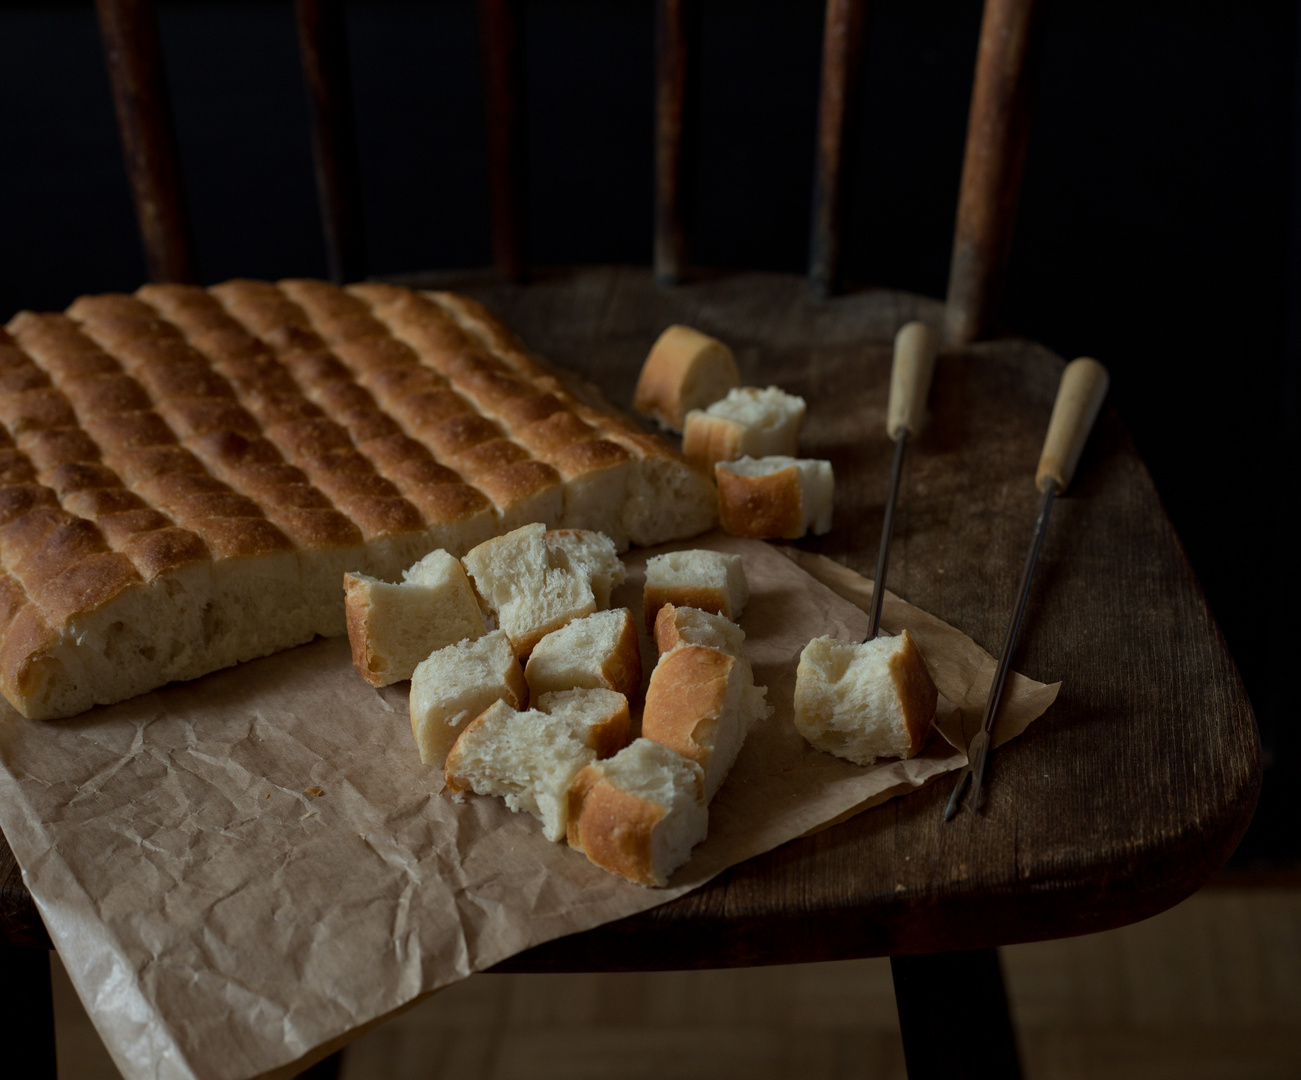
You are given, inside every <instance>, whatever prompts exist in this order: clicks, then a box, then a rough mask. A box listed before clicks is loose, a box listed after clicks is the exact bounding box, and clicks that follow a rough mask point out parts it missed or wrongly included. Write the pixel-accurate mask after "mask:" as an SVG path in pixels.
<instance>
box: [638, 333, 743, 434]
mask: <svg viewBox="0 0 1301 1080" xmlns="http://www.w3.org/2000/svg"><path fill="white" fill-rule="evenodd" d="M740 385H741V373H740V372H739V371H738V370H737V367H736V361H735V360H734V359H733V358H732V350H731V349H729V348H728V347H727V346H726V345H724V344H723V343H722V342H721V341H718V340H717V339H715V338H711V337H709V336H708V335H706V334H702V333H701V332H700V331H699V330H693V329H691V327H689V326H670V327H669V328H668V329H667V330H665V331H664V333H662V334H660V336H659V338H658V339H657V340H656V342H655V344H654V345H652V346H651V351H650V353H649V355H647V357H646V362H645V363H644V364H643V365H642V369H641V375H640V377H639V378H638V379H637V390H636V393H635V394H634V395H633V401H632V407H633V408H634V409H635V410H636V411H637V412H639V413H641V414H642V415H643V416H649V417H651V418H652V419H654V420H657V421H658V422H659V423H660V424H661V425H662V426H664V427H666V428H672V429H673V430H674V431H681V430H682V422H683V420H684V418H685V417H686V415H687V413H688V412H690V411H691V410H692V409H703V408H704V407H705V406H707V405H712V404H713V403H714V402H715V401H717V400H718V399H719V398H721V397H722V396H723V395H724V394H726V393H727V392H728V391H729V390H731V389H732V387H734V386H740Z"/></svg>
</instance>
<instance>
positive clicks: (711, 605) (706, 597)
mask: <svg viewBox="0 0 1301 1080" xmlns="http://www.w3.org/2000/svg"><path fill="white" fill-rule="evenodd" d="M749 599H750V587H749V586H748V585H747V584H746V581H745V567H744V566H743V565H742V563H741V556H740V555H728V554H726V553H725V552H722V551H706V550H704V549H694V550H691V551H671V552H669V553H668V554H667V555H654V556H652V557H651V558H649V559H647V560H646V586H645V589H644V590H643V592H642V605H643V607H644V608H645V610H646V626H647V627H648V628H649V627H653V626H654V625H655V616H656V615H657V614H658V613H659V610H660V608H662V607H663V606H664V605H665V604H676V605H678V606H679V607H693V608H699V609H700V610H701V611H713V612H716V613H717V614H719V615H724V616H726V617H727V618H729V619H739V618H740V617H741V612H742V611H744V610H745V605H746V602H747V601H748V600H749Z"/></svg>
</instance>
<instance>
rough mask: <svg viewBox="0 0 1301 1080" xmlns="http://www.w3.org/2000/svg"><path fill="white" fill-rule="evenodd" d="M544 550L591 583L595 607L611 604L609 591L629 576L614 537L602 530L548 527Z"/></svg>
mask: <svg viewBox="0 0 1301 1080" xmlns="http://www.w3.org/2000/svg"><path fill="white" fill-rule="evenodd" d="M547 552H548V554H549V555H550V556H551V557H552V558H553V559H555V561H556V562H557V563H558V564H559V565H562V566H567V567H568V568H569V569H570V570H572V571H574V573H576V574H578V575H580V576H581V577H585V578H586V579H587V580H588V581H590V582H591V583H592V595H593V597H595V599H596V610H597V611H604V610H605V609H606V608H608V607H609V606H610V594H611V593H612V592H614V590H615V589H616V588H618V587H619V586H620V585H622V584H623V581H624V578H626V577H627V576H628V570H627V568H626V567H625V566H624V565H623V560H622V559H621V558H619V552H618V549H617V548H616V547H615V544H614V541H613V540H611V539H610V538H609V537H608V536H606V535H605V533H600V532H594V531H593V530H591V529H550V530H549V531H548V532H547Z"/></svg>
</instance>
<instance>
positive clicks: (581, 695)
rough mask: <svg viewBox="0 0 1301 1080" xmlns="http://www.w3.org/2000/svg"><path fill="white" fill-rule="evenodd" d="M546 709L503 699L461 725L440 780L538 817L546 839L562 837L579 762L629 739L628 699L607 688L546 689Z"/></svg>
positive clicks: (586, 762) (582, 763)
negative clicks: (518, 707)
mask: <svg viewBox="0 0 1301 1080" xmlns="http://www.w3.org/2000/svg"><path fill="white" fill-rule="evenodd" d="M549 697H550V698H551V700H550V701H547V702H544V703H540V704H545V705H547V706H548V707H549V708H550V709H551V712H549V713H548V712H544V711H542V710H541V709H529V710H527V711H525V712H517V711H516V710H515V709H512V708H511V707H510V706H509V705H507V704H506V703H505V702H504V701H497V702H495V703H494V704H492V705H490V706H489V707H488V708H487V710H485V711H484V712H483V713H482V714H481V715H479V716H477V717H476V718H475V719H474V720H472V721H470V723H469V724H468V725H467V726H466V728H465V730H464V731H462V732H461V734H460V735H459V736H458V737H457V740H456V742H455V744H454V745H453V746H452V749H451V750H450V751H449V752H448V754H447V762H446V765H445V766H444V768H443V779H444V781H445V783H446V784H447V789H448V790H449V791H450V792H452V793H453V796H454V797H459V796H460V795H461V793H463V792H465V791H473V792H474V793H475V794H477V795H497V796H500V797H501V798H503V799H505V800H506V805H507V806H509V807H510V808H511V810H513V811H515V812H519V811H520V810H524V811H527V812H528V813H530V814H532V815H533V816H534V817H536V818H537V819H538V820H539V821H541V822H542V831H543V833H544V834H545V835H546V837H547V839H548V840H564V839H565V836H566V833H567V830H568V823H569V789H570V786H571V785H572V784H573V781H574V778H575V777H576V776H577V775H578V773H579V772H580V770H582V769H583V767H584V766H586V765H590V764H591V763H592V762H593V761H595V760H596V759H597V758H599V757H603V756H609V755H611V754H614V753H617V752H618V750H620V749H621V748H622V747H623V746H625V745H626V744H627V742H628V728H629V718H628V701H627V699H626V698H624V697H623V695H622V694H615V693H614V692H613V691H610V690H571V691H568V692H566V693H565V694H557V695H549Z"/></svg>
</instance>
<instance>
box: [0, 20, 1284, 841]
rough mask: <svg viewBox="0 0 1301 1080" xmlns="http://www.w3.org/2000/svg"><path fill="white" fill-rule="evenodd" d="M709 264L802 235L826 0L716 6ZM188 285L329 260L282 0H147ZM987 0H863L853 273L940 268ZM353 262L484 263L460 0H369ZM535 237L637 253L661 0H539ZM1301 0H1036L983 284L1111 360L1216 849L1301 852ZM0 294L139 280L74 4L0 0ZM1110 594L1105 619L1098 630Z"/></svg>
mask: <svg viewBox="0 0 1301 1080" xmlns="http://www.w3.org/2000/svg"><path fill="white" fill-rule="evenodd" d="M700 7H701V24H700V34H701V47H700V55H699V61H700V108H701V112H700V117H699V127H698V137H697V139H696V154H695V167H694V169H693V175H692V178H691V193H692V196H693V201H694V213H693V220H692V237H693V261H694V262H695V263H696V264H698V265H700V266H710V267H724V268H727V267H747V268H752V269H763V270H776V271H789V272H795V273H802V272H803V271H804V270H805V268H806V263H807V257H808V254H807V243H808V230H809V208H810V192H811V180H812V167H813V144H814V121H815V112H816V106H817V88H818V66H819V62H820V53H821V33H822V19H823V9H824V5H823V4H822V2H821V0H701V5H700ZM159 8H160V18H161V26H162V36H163V45H164V49H165V53H166V58H167V66H168V75H169V80H170V84H171V90H172V98H173V105H174V109H175V113H176V118H177V125H178V128H179V137H180V143H181V151H182V158H183V167H184V171H185V178H186V183H187V187H188V194H189V203H190V209H191V213H192V217H193V220H194V222H195V228H196V234H197V247H198V259H199V273H200V276H201V278H202V280H204V281H205V282H213V281H219V280H222V279H224V278H227V277H232V276H236V275H241V276H249V277H264V278H276V277H281V276H286V275H315V276H324V275H325V273H326V266H325V254H324V249H323V246H322V240H321V233H320V227H319V215H318V210H317V204H316V195H315V189H314V184H313V177H312V164H311V156H310V148H309V143H308V133H307V105H306V99H305V95H304V90H303V85H302V79H301V74H300V68H299V66H298V56H297V41H296V37H295V31H294V18H293V9H292V3H291V2H290V0H247V2H205V3H186V2H173V0H160V3H159ZM980 11H981V5H980V3H979V2H978V0H952V2H947V3H946V2H941V0H869V5H868V24H867V31H866V32H867V50H866V60H865V67H864V75H863V79H862V83H861V88H860V94H859V100H858V102H857V105H858V120H857V122H856V125H855V128H854V132H853V135H852V138H851V141H850V150H851V155H852V159H851V170H850V190H849V199H850V202H849V207H848V217H847V224H848V229H847V236H846V241H845V249H844V254H845V272H846V277H847V278H848V279H849V281H850V282H852V283H858V284H869V285H887V286H891V287H896V288H904V289H909V290H912V291H915V292H919V293H923V294H926V295H930V296H936V297H939V296H943V294H944V291H945V285H946V281H947V274H948V260H949V250H950V243H951V237H952V228H953V217H954V208H955V205H956V197H957V186H958V177H959V173H960V169H961V161H962V148H963V141H964V135H965V129H966V115H967V106H968V100H969V95H970V87H971V78H972V73H973V69H974V64H975V47H976V37H977V32H978V29H979V24H980ZM348 23H349V33H350V47H351V61H352V70H353V79H354V86H355V91H356V106H357V122H358V132H359V140H360V146H361V156H362V173H363V185H364V202H365V215H366V226H367V230H366V240H367V247H368V263H367V269H368V273H370V274H372V275H380V274H396V273H403V272H408V271H416V270H425V269H433V268H453V267H475V266H482V265H485V264H487V263H488V262H489V248H488V224H487V199H486V194H485V164H484V133H483V94H482V87H481V80H480V73H479V55H478V37H477V26H476V11H475V6H474V3H473V0H423V2H416V0H374V2H371V0H353V2H352V3H351V4H350V5H349V8H348ZM525 33H526V42H527V45H526V48H527V83H528V100H529V119H528V133H529V153H530V170H531V174H530V185H529V195H528V199H529V211H530V220H531V229H530V236H529V243H530V247H531V254H532V258H533V260H534V262H535V263H537V264H539V265H546V264H563V263H595V262H615V263H640V264H646V263H648V262H649V260H650V239H651V132H652V118H653V94H652V75H653V67H652V64H653V54H652V47H653V44H652V43H653V7H652V3H651V0H529V2H527V3H526V5H525ZM1299 45H1301V35H1299V34H1298V5H1297V4H1296V3H1294V2H1282V0H1232V2H1228V0H1221V2H1218V3H1210V2H1201V0H1047V10H1046V33H1045V39H1044V49H1043V54H1042V64H1041V72H1040V82H1039V93H1038V100H1037V106H1036V111H1035V122H1034V128H1033V132H1032V135H1031V140H1030V149H1029V155H1028V159H1027V165H1026V172H1025V182H1024V188H1023V194H1022V201H1021V207H1020V212H1019V217H1018V221H1017V228H1016V234H1015V239H1014V242H1013V246H1012V256H1011V265H1010V268H1009V276H1008V283H1007V291H1006V298H1005V303H1004V308H1003V322H1004V324H1005V325H1006V326H1007V328H1008V329H1009V330H1011V331H1014V332H1017V333H1021V334H1024V335H1026V336H1029V337H1033V338H1036V339H1038V340H1040V341H1042V342H1044V343H1045V344H1046V345H1048V346H1049V347H1051V348H1053V349H1054V350H1056V351H1057V352H1058V353H1060V354H1062V355H1063V356H1066V357H1068V358H1069V357H1071V356H1074V355H1078V354H1081V353H1088V354H1091V355H1094V356H1097V357H1098V358H1100V359H1101V360H1103V362H1104V363H1106V364H1107V365H1108V367H1109V368H1110V370H1111V373H1112V379H1113V382H1112V387H1113V390H1112V401H1113V402H1114V403H1115V405H1116V406H1117V407H1118V408H1119V409H1120V411H1121V414H1122V415H1123V417H1124V418H1125V420H1126V422H1127V423H1128V425H1129V427H1130V430H1131V431H1132V432H1133V435H1134V437H1135V440H1136V441H1137V443H1138V445H1139V448H1140V449H1141V451H1142V453H1143V455H1144V457H1145V459H1146V460H1147V462H1148V464H1149V467H1150V468H1151V470H1152V472H1153V474H1154V476H1155V478H1156V482H1157V486H1158V488H1159V490H1160V491H1161V493H1162V497H1163V499H1164V500H1165V503H1166V507H1167V509H1168V511H1169V513H1170V515H1171V517H1172V518H1173V520H1174V522H1175V525H1176V527H1177V528H1178V530H1179V532H1180V535H1181V536H1182V538H1183V540H1184V543H1185V545H1186V547H1187V549H1188V552H1189V555H1190V556H1191V558H1192V560H1193V563H1194V565H1195V566H1196V568H1197V570H1198V573H1199V574H1200V576H1201V578H1202V582H1203V584H1204V586H1205V588H1206V591H1207V594H1208V596H1209V598H1210V602H1211V605H1212V607H1213V609H1214V611H1215V613H1216V616H1217V618H1218V619H1219V622H1220V624H1221V627H1222V628H1223V631H1224V633H1225V635H1226V637H1227V638H1228V641H1229V645H1230V647H1231V649H1232V651H1233V654H1234V656H1235V658H1236V659H1237V662H1238V666H1239V670H1240V671H1241V674H1242V677H1243V680H1244V682H1245V683H1246V686H1247V689H1248V691H1249V693H1250V695H1251V699H1252V702H1253V704H1254V706H1255V709H1256V715H1257V718H1258V720H1259V722H1260V728H1261V736H1262V741H1263V744H1264V748H1265V755H1266V757H1265V760H1266V781H1265V788H1264V793H1263V795H1262V803H1261V811H1260V813H1259V814H1258V816H1257V822H1256V824H1255V825H1253V828H1252V830H1251V832H1250V833H1249V834H1248V838H1247V840H1246V841H1245V842H1244V844H1243V847H1242V848H1241V849H1240V851H1239V854H1238V856H1236V857H1235V862H1236V863H1237V864H1238V865H1240V866H1268V865H1273V866H1279V865H1282V864H1287V865H1290V866H1293V867H1295V866H1297V865H1301V839H1298V830H1296V829H1295V828H1293V827H1292V826H1291V823H1292V822H1293V821H1295V818H1296V814H1295V812H1294V811H1290V810H1289V808H1288V807H1287V805H1286V803H1285V798H1286V797H1287V796H1288V795H1289V794H1290V792H1291V791H1294V790H1296V789H1297V784H1298V781H1299V780H1301V739H1299V738H1298V734H1297V724H1296V714H1297V707H1296V704H1295V702H1294V701H1293V700H1292V699H1291V697H1290V695H1289V694H1288V690H1287V687H1288V682H1289V679H1288V672H1289V671H1290V670H1292V667H1291V662H1290V661H1289V660H1288V657H1289V656H1295V655H1296V654H1297V652H1298V648H1299V647H1301V641H1298V633H1297V620H1296V612H1295V609H1296V607H1297V606H1298V601H1299V600H1301V595H1299V590H1298V577H1297V572H1296V567H1295V556H1296V554H1297V544H1296V541H1295V536H1296V522H1297V509H1298V499H1297V484H1296V479H1295V477H1296V468H1297V465H1298V452H1297V435H1298V426H1297V377H1298V353H1299V352H1301V305H1299V304H1298V303H1297V298H1298V296H1299V295H1301V213H1299V212H1298V211H1301V168H1299V165H1301V132H1299V131H1298V124H1297V120H1298V110H1297V109H1296V103H1297V99H1298V88H1297V84H1296V78H1295V73H1296V57H1297V54H1298V47H1299ZM0 102H3V107H2V108H0V312H3V317H5V318H7V317H8V315H9V314H11V313H12V312H14V311H16V310H18V309H20V308H24V307H30V308H35V309H59V308H62V307H64V306H66V305H67V303H68V302H69V301H70V300H71V299H72V298H73V297H75V296H76V295H78V294H80V293H87V292H99V291H106V290H114V289H117V290H131V289H133V288H135V287H136V286H137V285H138V284H139V283H140V282H141V281H143V280H144V277H145V268H144V261H143V257H142V255H141V252H140V246H139V240H138V236H137V233H136V227H135V220H134V215H133V211H132V204H131V197H130V192H129V189H128V187H127V182H126V178H125V173H124V170H123V166H122V159H121V153H120V148H119V143H118V137H117V132H116V127H115V124H114V119H113V111H112V104H111V100H110V97H109V90H108V83H107V76H106V73H105V69H104V62H103V55H102V51H101V45H100V40H99V34H98V27H97V24H96V21H95V17H94V12H93V8H92V5H91V3H90V2H89V0H83V2H80V3H48V2H47V3H40V4H37V3H14V2H12V0H6V2H0ZM1124 620H1125V613H1124V612H1123V611H1117V612H1116V624H1117V632H1118V633H1119V632H1123V629H1122V628H1123V626H1124Z"/></svg>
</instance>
